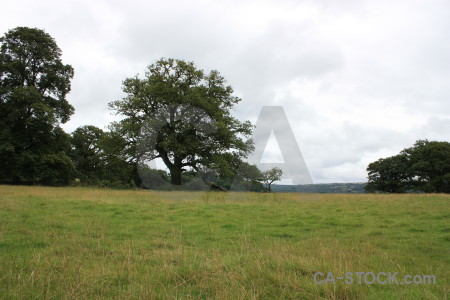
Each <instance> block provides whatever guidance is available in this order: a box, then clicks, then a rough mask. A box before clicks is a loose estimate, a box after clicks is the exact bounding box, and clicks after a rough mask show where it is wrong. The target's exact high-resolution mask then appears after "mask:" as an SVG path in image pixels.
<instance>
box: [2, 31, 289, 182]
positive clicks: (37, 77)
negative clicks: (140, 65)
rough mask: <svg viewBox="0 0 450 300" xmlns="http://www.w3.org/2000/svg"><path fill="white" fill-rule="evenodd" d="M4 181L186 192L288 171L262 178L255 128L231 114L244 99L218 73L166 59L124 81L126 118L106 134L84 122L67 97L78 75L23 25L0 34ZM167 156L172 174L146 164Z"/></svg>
mask: <svg viewBox="0 0 450 300" xmlns="http://www.w3.org/2000/svg"><path fill="white" fill-rule="evenodd" d="M0 43H1V48H0V183H7V184H44V185H67V184H70V183H72V182H78V183H80V184H95V185H104V186H121V187H129V186H146V187H149V188H158V187H159V188H168V187H169V186H173V185H175V186H179V185H182V184H184V183H186V182H191V183H190V185H187V186H185V188H186V187H188V188H189V187H190V188H198V187H199V185H201V184H203V185H207V186H208V187H211V188H217V189H222V190H224V189H229V188H230V187H231V185H233V186H234V187H240V188H245V189H250V190H267V189H268V190H269V191H270V186H271V184H272V183H273V182H274V181H276V180H279V179H280V176H281V173H282V172H281V170H280V169H276V168H275V169H272V170H269V171H266V172H261V171H260V170H258V168H257V167H256V166H254V165H249V164H247V163H245V162H244V161H243V159H244V158H245V157H246V156H247V155H248V154H249V153H251V151H252V150H253V146H252V141H251V139H249V137H250V135H251V132H252V128H253V126H252V125H251V124H250V123H249V122H240V121H239V120H237V119H236V118H234V117H233V116H232V115H231V110H232V108H233V107H234V105H235V104H237V103H238V102H239V101H240V100H241V99H239V98H238V97H235V96H234V95H233V89H232V88H231V87H230V86H227V85H225V79H224V78H223V77H222V76H221V75H220V74H219V73H218V72H217V71H212V72H210V73H208V74H207V73H205V72H203V70H199V69H197V68H196V67H195V65H194V64H193V63H191V62H185V61H182V60H175V59H161V60H159V61H157V62H156V63H154V64H152V65H151V66H149V67H148V70H147V72H146V74H145V77H144V78H143V79H140V78H138V77H137V76H136V77H133V78H127V79H126V80H125V81H124V83H123V91H124V92H125V93H126V95H127V96H126V97H125V98H123V99H121V100H118V101H114V102H112V103H110V108H111V109H112V110H113V111H114V112H115V113H116V114H118V115H120V116H122V119H121V121H119V122H115V123H112V124H111V125H110V126H109V131H103V130H102V129H100V128H97V127H95V126H90V125H86V126H82V127H79V128H78V129H76V130H75V131H74V132H73V133H71V134H67V133H66V132H64V131H63V129H62V128H61V126H60V125H61V124H64V123H65V122H67V121H68V120H69V118H70V116H71V115H72V114H73V113H74V108H73V107H72V106H71V105H70V104H69V103H68V101H67V99H66V96H67V94H68V93H69V92H70V89H71V85H70V81H71V79H72V78H73V76H74V69H73V68H72V66H70V65H65V64H63V63H62V61H61V50H60V48H59V47H58V46H57V44H56V42H55V40H54V39H53V38H52V37H51V36H50V35H49V34H47V33H46V32H44V31H42V30H40V29H36V28H27V27H17V28H15V29H12V30H10V31H8V32H7V33H6V34H5V35H4V36H3V37H1V38H0ZM154 159H161V160H162V161H163V163H164V164H165V166H166V167H167V169H168V170H169V172H165V171H163V170H156V169H151V168H149V167H148V165H147V163H148V162H149V161H152V160H154Z"/></svg>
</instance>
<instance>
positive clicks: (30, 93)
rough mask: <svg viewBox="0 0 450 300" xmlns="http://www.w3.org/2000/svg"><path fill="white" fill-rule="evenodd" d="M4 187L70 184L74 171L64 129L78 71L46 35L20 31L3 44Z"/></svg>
mask: <svg viewBox="0 0 450 300" xmlns="http://www.w3.org/2000/svg"><path fill="white" fill-rule="evenodd" d="M0 44H1V47H0V145H1V146H0V182H3V183H16V184H17V183H22V184H34V183H40V184H51V185H59V184H67V183H68V182H69V181H70V180H71V176H72V174H73V171H74V165H73V163H72V161H71V160H70V158H69V157H68V156H67V153H68V152H69V151H70V144H69V136H68V135H67V134H66V133H65V132H64V131H63V130H62V129H61V128H60V127H59V124H60V123H65V122H67V121H68V120H69V118H70V116H71V115H72V114H73V112H74V109H73V107H72V106H71V105H70V104H69V103H68V101H67V100H66V95H67V94H68V93H69V91H70V80H71V79H72V77H73V74H74V71H73V68H72V67H71V66H70V65H64V64H63V63H62V61H61V50H60V49H59V47H58V45H57V44H56V42H55V40H54V39H53V38H52V37H51V36H50V35H49V34H47V33H46V32H44V31H43V30H40V29H36V28H27V27H17V28H15V29H12V30H9V31H8V32H7V33H6V34H5V35H4V36H3V37H1V38H0Z"/></svg>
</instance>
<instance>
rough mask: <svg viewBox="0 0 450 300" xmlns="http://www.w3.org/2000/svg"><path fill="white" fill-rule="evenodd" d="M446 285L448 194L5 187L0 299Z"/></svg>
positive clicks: (252, 294) (356, 295)
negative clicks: (416, 280) (381, 277)
mask: <svg viewBox="0 0 450 300" xmlns="http://www.w3.org/2000/svg"><path fill="white" fill-rule="evenodd" d="M317 272H321V273H323V274H325V276H322V277H321V279H322V280H323V279H325V277H326V274H327V273H328V272H332V273H333V274H334V275H335V276H343V275H345V274H346V272H352V273H355V272H373V273H375V274H377V273H379V272H386V273H387V272H398V274H399V275H398V276H397V278H398V279H402V278H403V276H404V275H408V274H409V275H416V274H417V275H425V274H426V275H435V277H436V284H419V285H417V284H380V283H374V284H364V283H362V284H358V283H357V282H354V283H353V284H347V283H345V282H343V281H337V282H336V284H333V283H327V284H317V283H316V282H315V281H314V274H316V273H317ZM449 280H450V195H441V194H433V195H426V194H415V195H386V194H384V195H374V194H358V195H347V194H326V195H325V194H324V195H306V194H289V193H286V194H284V193H271V194H267V193H266V194H258V193H229V194H226V193H221V192H207V193H202V192H156V191H144V190H109V189H94V188H79V187H73V188H72V187H65V188H49V187H27V186H5V185H3V186H0V298H2V299H34V298H38V299H103V298H120V299H448V298H449V297H450V281H449Z"/></svg>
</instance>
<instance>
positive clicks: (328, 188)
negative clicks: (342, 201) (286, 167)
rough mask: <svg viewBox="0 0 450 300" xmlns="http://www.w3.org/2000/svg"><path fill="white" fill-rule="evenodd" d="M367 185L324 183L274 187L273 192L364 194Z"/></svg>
mask: <svg viewBox="0 0 450 300" xmlns="http://www.w3.org/2000/svg"><path fill="white" fill-rule="evenodd" d="M366 184H367V183H365V182H358V183H322V184H304V185H302V184H299V185H273V186H272V190H273V191H274V192H277V193H293V192H299V193H323V194H326V193H338V194H363V193H366V190H364V186H365V185H366Z"/></svg>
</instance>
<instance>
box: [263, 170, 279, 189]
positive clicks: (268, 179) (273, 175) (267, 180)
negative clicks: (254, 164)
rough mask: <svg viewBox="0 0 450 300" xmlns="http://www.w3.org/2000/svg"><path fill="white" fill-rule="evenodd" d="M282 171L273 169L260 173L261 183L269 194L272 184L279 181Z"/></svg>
mask: <svg viewBox="0 0 450 300" xmlns="http://www.w3.org/2000/svg"><path fill="white" fill-rule="evenodd" d="M281 175H283V170H281V169H280V168H277V167H274V168H272V169H270V170H267V171H265V172H263V173H262V182H263V183H264V184H265V185H266V187H267V189H268V191H269V192H272V184H273V183H274V182H275V181H278V180H280V179H281Z"/></svg>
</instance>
